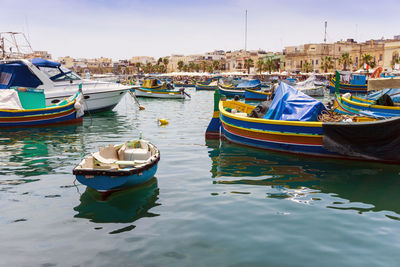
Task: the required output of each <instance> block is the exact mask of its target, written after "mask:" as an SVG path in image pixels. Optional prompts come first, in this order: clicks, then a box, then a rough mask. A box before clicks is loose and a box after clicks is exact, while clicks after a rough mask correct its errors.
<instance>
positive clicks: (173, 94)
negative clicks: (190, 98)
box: [135, 88, 185, 99]
mask: <svg viewBox="0 0 400 267" xmlns="http://www.w3.org/2000/svg"><path fill="white" fill-rule="evenodd" d="M135 95H136V96H138V97H148V98H164V99H184V98H185V95H184V94H182V93H181V92H180V91H168V90H163V91H161V90H160V91H156V90H150V89H145V88H136V89H135Z"/></svg>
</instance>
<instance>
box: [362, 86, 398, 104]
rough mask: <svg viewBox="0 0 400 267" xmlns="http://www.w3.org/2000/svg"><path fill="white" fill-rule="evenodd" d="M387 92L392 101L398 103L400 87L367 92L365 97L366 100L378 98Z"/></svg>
mask: <svg viewBox="0 0 400 267" xmlns="http://www.w3.org/2000/svg"><path fill="white" fill-rule="evenodd" d="M384 94H387V95H388V96H390V98H391V99H392V101H393V102H394V103H400V89H383V90H380V91H377V92H375V93H372V94H369V95H368V97H367V99H368V100H378V98H380V97H381V96H383V95H384Z"/></svg>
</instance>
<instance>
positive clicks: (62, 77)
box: [39, 66, 80, 82]
mask: <svg viewBox="0 0 400 267" xmlns="http://www.w3.org/2000/svg"><path fill="white" fill-rule="evenodd" d="M39 69H40V70H41V71H43V72H44V73H45V74H46V75H47V76H48V77H49V78H50V80H52V81H54V82H59V81H69V80H80V78H79V76H78V75H76V74H75V73H74V72H72V71H70V70H69V69H67V68H64V67H63V66H60V67H55V68H54V67H39Z"/></svg>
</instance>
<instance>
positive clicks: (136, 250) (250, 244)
mask: <svg viewBox="0 0 400 267" xmlns="http://www.w3.org/2000/svg"><path fill="white" fill-rule="evenodd" d="M187 91H189V93H190V94H191V95H192V99H191V100H188V101H181V100H156V99H143V100H142V99H141V100H140V101H141V104H142V105H143V106H145V107H146V110H145V111H138V110H137V107H136V106H135V105H134V102H133V101H132V99H130V98H129V96H126V97H125V98H124V99H123V100H122V101H121V103H120V104H119V105H118V106H117V107H116V108H115V109H114V111H111V112H105V113H101V114H95V115H93V116H92V118H91V117H90V116H86V117H85V118H84V122H83V125H78V126H67V127H52V128H41V129H30V130H18V131H11V130H2V131H0V153H1V157H0V166H1V167H0V237H1V241H2V242H1V243H0V259H1V260H0V265H4V266H40V265H42V266H79V265H80V266H191V265H194V266H254V265H259V266H361V265H362V266H397V265H399V262H400V254H399V251H400V242H399V240H400V204H399V203H400V201H399V200H400V196H399V192H400V190H399V189H400V174H399V173H400V166H395V165H383V164H373V163H365V162H356V161H339V160H330V159H318V158H310V157H305V156H302V157H299V156H293V155H286V154H278V153H272V152H268V151H263V150H257V149H252V148H246V147H242V146H237V145H233V144H229V143H227V142H222V143H221V144H220V143H219V142H215V141H210V142H206V141H205V140H204V131H205V129H206V126H207V125H208V122H209V119H210V117H211V114H212V102H213V98H212V92H196V91H194V90H193V89H188V90H187ZM158 118H166V119H167V120H168V121H169V124H168V125H167V126H159V125H158V124H157V119H158ZM139 132H142V133H143V137H144V138H145V139H147V140H149V141H151V142H153V143H154V144H156V145H157V147H158V148H159V149H160V151H161V161H160V163H159V168H158V171H157V174H156V177H155V178H154V179H152V180H151V181H150V182H149V183H147V184H145V185H143V186H140V187H138V188H133V189H130V190H127V191H125V192H119V193H115V194H113V195H111V196H110V197H109V198H108V199H107V200H106V201H102V200H101V197H100V196H99V195H98V193H97V192H94V191H93V190H89V189H87V188H86V187H85V186H83V185H80V184H79V183H78V182H76V183H75V184H76V185H74V176H73V175H72V169H73V167H74V166H75V165H76V164H77V163H78V162H79V161H80V160H81V158H82V157H83V156H84V155H86V154H88V153H90V152H94V151H96V150H97V148H98V146H103V145H106V144H109V143H112V144H116V143H122V142H124V141H126V140H128V139H132V138H136V137H138V135H139Z"/></svg>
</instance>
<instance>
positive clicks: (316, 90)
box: [298, 86, 324, 96]
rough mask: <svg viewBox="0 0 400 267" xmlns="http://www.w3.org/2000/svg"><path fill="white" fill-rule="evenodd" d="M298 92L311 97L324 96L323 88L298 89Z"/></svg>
mask: <svg viewBox="0 0 400 267" xmlns="http://www.w3.org/2000/svg"><path fill="white" fill-rule="evenodd" d="M298 90H299V91H301V92H303V93H305V94H306V95H309V96H324V87H323V86H321V87H316V88H309V89H298Z"/></svg>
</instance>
